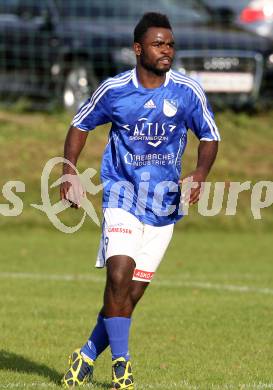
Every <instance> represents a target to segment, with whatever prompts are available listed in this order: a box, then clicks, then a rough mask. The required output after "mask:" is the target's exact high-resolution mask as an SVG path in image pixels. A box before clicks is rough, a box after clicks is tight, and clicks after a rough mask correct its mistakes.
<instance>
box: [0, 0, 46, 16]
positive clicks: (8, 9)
mask: <svg viewBox="0 0 273 390" xmlns="http://www.w3.org/2000/svg"><path fill="white" fill-rule="evenodd" d="M47 10H48V9H47V5H46V4H45V1H43V2H38V1H37V0H0V14H2V15H16V16H18V17H22V18H35V17H40V16H44V15H45V13H46V12H47Z"/></svg>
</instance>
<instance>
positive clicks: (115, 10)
mask: <svg viewBox="0 0 273 390" xmlns="http://www.w3.org/2000/svg"><path fill="white" fill-rule="evenodd" d="M55 3H56V5H57V7H58V10H59V13H60V16H61V17H62V18H85V19H87V18H96V19H97V18H99V19H104V18H105V19H111V18H125V19H124V20H125V21H126V20H128V21H134V22H136V21H137V20H138V19H139V17H140V16H141V15H143V13H145V12H151V11H155V12H162V13H165V14H166V15H168V17H169V18H170V20H171V22H172V23H194V22H196V23H197V22H199V21H204V22H206V21H208V20H209V18H210V16H209V15H208V13H207V10H206V9H205V7H203V6H202V5H201V4H200V3H199V2H198V1H197V0H184V1H183V2H181V0H154V1H153V2H152V3H151V2H150V1H147V0H138V1H128V0H115V1H113V0H92V1H90V0H66V1H64V0H55Z"/></svg>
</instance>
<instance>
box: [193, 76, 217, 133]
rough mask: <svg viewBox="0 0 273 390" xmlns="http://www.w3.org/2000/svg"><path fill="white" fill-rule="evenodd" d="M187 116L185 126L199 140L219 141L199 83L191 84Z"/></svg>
mask: <svg viewBox="0 0 273 390" xmlns="http://www.w3.org/2000/svg"><path fill="white" fill-rule="evenodd" d="M188 108H189V110H188V116H187V123H186V125H187V127H188V128H190V129H191V130H192V131H193V132H194V134H195V135H196V136H197V138H198V139H199V140H200V141H220V139H221V138H220V134H219V131H218V129H217V126H216V123H215V121H214V115H213V113H212V110H211V108H210V105H209V103H208V101H207V98H206V96H205V93H204V91H203V89H202V88H201V87H200V85H199V84H197V83H195V84H193V86H192V89H191V93H190V100H189V107H188Z"/></svg>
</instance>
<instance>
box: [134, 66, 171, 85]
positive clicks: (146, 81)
mask: <svg viewBox="0 0 273 390" xmlns="http://www.w3.org/2000/svg"><path fill="white" fill-rule="evenodd" d="M136 72H137V79H138V81H139V83H140V84H141V85H142V87H144V88H148V89H153V88H158V87H160V86H161V85H162V84H163V83H164V82H165V79H166V73H164V74H163V75H162V76H159V75H156V74H155V73H153V72H151V71H149V70H147V69H144V68H142V67H137V68H136Z"/></svg>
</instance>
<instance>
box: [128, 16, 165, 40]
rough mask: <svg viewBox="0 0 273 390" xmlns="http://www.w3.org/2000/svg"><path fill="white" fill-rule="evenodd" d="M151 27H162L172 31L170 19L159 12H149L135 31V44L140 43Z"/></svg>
mask: <svg viewBox="0 0 273 390" xmlns="http://www.w3.org/2000/svg"><path fill="white" fill-rule="evenodd" d="M150 27H161V28H167V29H168V30H172V27H171V24H170V21H169V19H168V17H167V16H166V15H164V14H160V13H158V12H147V13H146V14H144V15H143V16H142V18H141V19H140V21H139V22H138V24H137V25H136V27H135V30H134V42H138V43H140V42H141V40H142V38H143V36H144V35H145V34H146V32H147V30H148V29H149V28H150Z"/></svg>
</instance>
